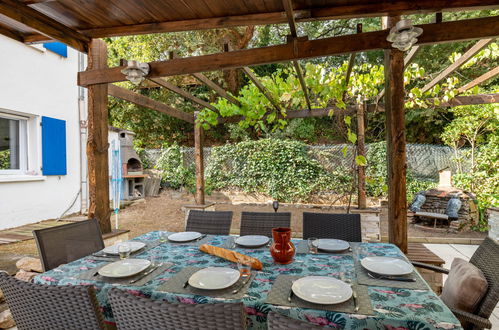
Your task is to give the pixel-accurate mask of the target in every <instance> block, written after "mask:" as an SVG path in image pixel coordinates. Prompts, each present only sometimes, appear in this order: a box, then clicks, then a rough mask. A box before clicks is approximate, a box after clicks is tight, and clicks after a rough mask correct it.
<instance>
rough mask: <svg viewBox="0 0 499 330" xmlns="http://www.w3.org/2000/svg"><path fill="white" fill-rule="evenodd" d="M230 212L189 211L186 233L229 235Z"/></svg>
mask: <svg viewBox="0 0 499 330" xmlns="http://www.w3.org/2000/svg"><path fill="white" fill-rule="evenodd" d="M231 223H232V211H200V210H190V211H189V216H188V217H187V224H186V226H185V230H186V231H198V232H200V233H203V234H209V235H229V233H230V225H231Z"/></svg>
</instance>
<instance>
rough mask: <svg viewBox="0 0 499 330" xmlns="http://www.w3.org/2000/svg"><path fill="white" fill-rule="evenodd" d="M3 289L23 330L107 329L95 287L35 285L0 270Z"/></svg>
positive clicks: (0, 285)
mask: <svg viewBox="0 0 499 330" xmlns="http://www.w3.org/2000/svg"><path fill="white" fill-rule="evenodd" d="M0 288H1V289H2V292H3V293H4V295H5V299H6V301H7V304H8V305H9V308H10V311H11V312H12V316H13V317H14V320H15V321H16V325H17V328H18V329H20V330H32V329H55V330H58V329H60V330H67V329H74V330H83V329H88V330H90V329H92V330H93V329H105V327H104V322H103V317H102V314H101V312H100V309H99V306H98V304H97V298H96V297H95V291H94V287H93V286H81V285H78V286H74V285H72V286H57V285H43V284H33V283H28V282H25V281H20V280H18V279H16V278H14V277H12V276H9V275H8V274H7V273H5V272H0Z"/></svg>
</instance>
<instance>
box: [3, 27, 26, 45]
mask: <svg viewBox="0 0 499 330" xmlns="http://www.w3.org/2000/svg"><path fill="white" fill-rule="evenodd" d="M0 34H2V35H4V36H6V37H9V38H11V39H14V40H17V41H20V42H24V36H23V35H22V33H19V32H17V31H16V30H13V29H9V28H7V27H5V26H1V25H0Z"/></svg>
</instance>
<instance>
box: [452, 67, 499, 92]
mask: <svg viewBox="0 0 499 330" xmlns="http://www.w3.org/2000/svg"><path fill="white" fill-rule="evenodd" d="M497 75H499V66H496V67H495V68H493V69H492V70H490V71H488V72H486V73H484V74H482V75H481V76H480V77H478V78H475V79H473V80H472V81H470V82H469V83H467V84H466V85H464V86H462V87H459V88H458V89H457V93H458V94H461V93H463V92H465V91H467V90H468V89H472V88H473V87H475V86H477V85H480V84H481V83H483V82H485V81H487V80H489V79H491V78H493V77H495V76H497Z"/></svg>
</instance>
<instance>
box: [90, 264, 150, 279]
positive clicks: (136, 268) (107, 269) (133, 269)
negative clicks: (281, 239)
mask: <svg viewBox="0 0 499 330" xmlns="http://www.w3.org/2000/svg"><path fill="white" fill-rule="evenodd" d="M150 265H151V262H150V261H149V260H147V259H125V260H120V261H115V262H112V263H110V264H107V265H105V266H104V267H102V268H101V269H99V275H102V276H105V277H115V278H121V277H128V276H132V275H135V274H138V273H140V272H142V271H144V270H146V269H147V268H148V267H149V266H150Z"/></svg>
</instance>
